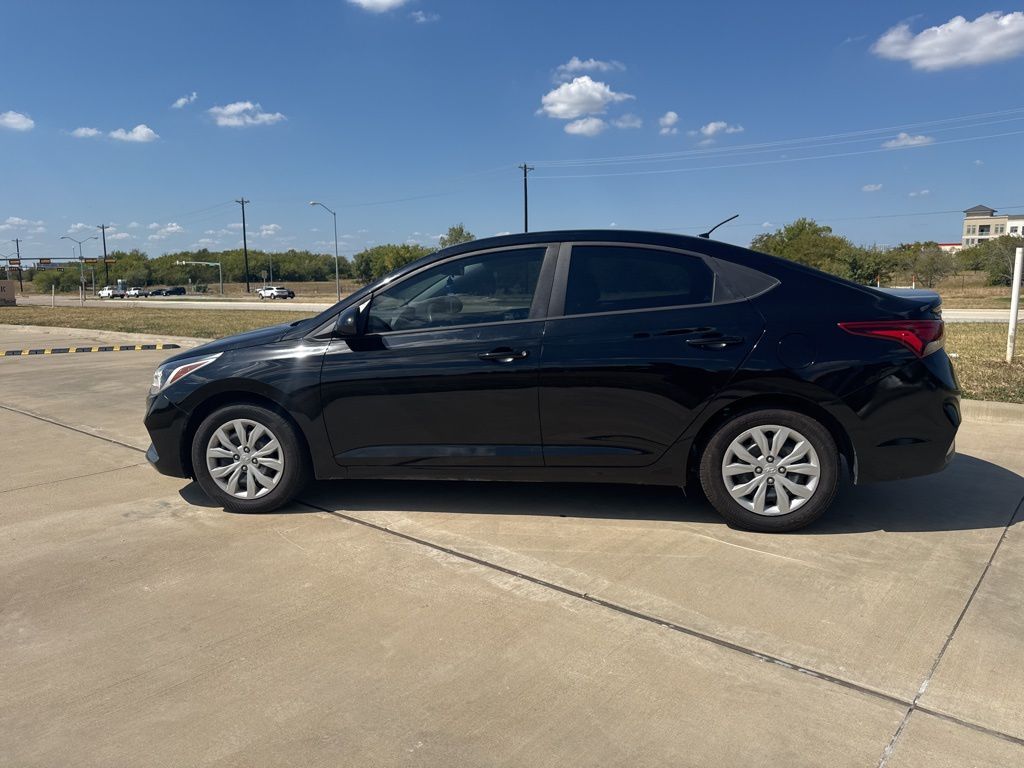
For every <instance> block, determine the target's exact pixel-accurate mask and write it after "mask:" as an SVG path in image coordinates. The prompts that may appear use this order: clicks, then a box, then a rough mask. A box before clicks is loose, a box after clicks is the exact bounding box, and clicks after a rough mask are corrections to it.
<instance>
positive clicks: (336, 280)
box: [309, 200, 341, 301]
mask: <svg viewBox="0 0 1024 768" xmlns="http://www.w3.org/2000/svg"><path fill="white" fill-rule="evenodd" d="M309 204H310V205H319V206H320V207H321V208H323V209H324V210H325V211H327V212H328V213H329V214H331V216H332V217H333V218H334V287H335V288H337V290H338V301H341V278H340V277H339V273H338V258H339V257H338V214H336V213H335V212H334V211H332V210H331V209H330V208H328V207H327V206H326V205H324V204H323V203H321V202H318V201H316V200H310V201H309Z"/></svg>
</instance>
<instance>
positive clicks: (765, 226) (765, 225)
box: [761, 221, 773, 229]
mask: <svg viewBox="0 0 1024 768" xmlns="http://www.w3.org/2000/svg"><path fill="white" fill-rule="evenodd" d="M772 226H773V225H772V223H771V222H770V221H762V222H761V228H762V229H771V228H772Z"/></svg>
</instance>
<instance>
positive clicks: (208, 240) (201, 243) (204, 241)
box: [195, 237, 220, 247]
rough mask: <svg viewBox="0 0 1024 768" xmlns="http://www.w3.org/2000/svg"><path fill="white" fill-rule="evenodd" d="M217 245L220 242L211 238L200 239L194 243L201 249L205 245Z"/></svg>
mask: <svg viewBox="0 0 1024 768" xmlns="http://www.w3.org/2000/svg"><path fill="white" fill-rule="evenodd" d="M218 243H220V240H214V239H213V238H212V237H201V238H199V239H198V240H197V241H196V242H195V244H196V245H198V246H201V247H205V246H207V245H217V244H218Z"/></svg>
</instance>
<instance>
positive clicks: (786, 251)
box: [750, 219, 853, 271]
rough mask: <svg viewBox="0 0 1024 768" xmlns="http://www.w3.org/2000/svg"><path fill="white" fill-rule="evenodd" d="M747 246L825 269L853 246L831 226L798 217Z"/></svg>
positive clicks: (840, 260)
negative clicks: (834, 232)
mask: <svg viewBox="0 0 1024 768" xmlns="http://www.w3.org/2000/svg"><path fill="white" fill-rule="evenodd" d="M750 247H751V248H753V249H754V250H755V251H762V252H764V253H770V254H772V255H773V256H781V257H782V258H784V259H789V260H790V261H795V262H797V263H798V264H806V265H807V266H809V267H816V268H817V269H823V270H826V271H827V270H828V266H829V265H832V266H833V268H834V266H835V265H836V264H837V263H842V262H843V261H844V259H843V258H842V253H843V251H844V250H846V249H848V248H851V247H853V245H852V243H850V241H849V240H847V239H846V238H845V237H840V236H839V235H834V234H832V228H831V227H827V226H825V225H823V224H818V223H817V222H816V221H814V220H813V219H797V220H796V221H794V222H793V223H792V224H787V225H785V226H784V227H782V228H781V229H777V230H776V231H774V232H765V233H763V234H760V235H758V236H757V237H755V238H754V239H753V240H752V241H751V243H750Z"/></svg>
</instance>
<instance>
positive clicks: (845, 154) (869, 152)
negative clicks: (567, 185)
mask: <svg viewBox="0 0 1024 768" xmlns="http://www.w3.org/2000/svg"><path fill="white" fill-rule="evenodd" d="M1021 134H1024V130H1020V131H1006V132H1004V133H993V134H988V135H985V136H964V137H961V138H958V139H946V140H944V141H932V142H929V143H927V144H920V145H917V146H907V147H900V148H891V147H877V148H875V149H862V150H857V151H855V152H831V153H828V154H824V155H807V156H804V157H779V158H774V159H771V160H756V161H751V162H746V163H727V164H720V165H699V166H687V167H684V168H661V169H657V170H646V171H616V172H614V173H576V174H558V175H550V176H544V175H541V176H537V179H538V180H541V179H543V180H545V181H547V180H550V179H601V178H611V177H618V176H655V175H663V174H667V173H690V172H692V171H717V170H724V169H728V168H753V167H756V166H763V165H780V164H783V163H798V162H803V161H806V160H832V159H835V158H840V157H857V156H860V155H873V154H877V153H879V152H895V151H898V150H899V149H924V148H926V147H935V146H939V145H942V144H961V143H964V142H968V141H983V140H985V139H999V138H1003V137H1006V136H1019V135H1021Z"/></svg>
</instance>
